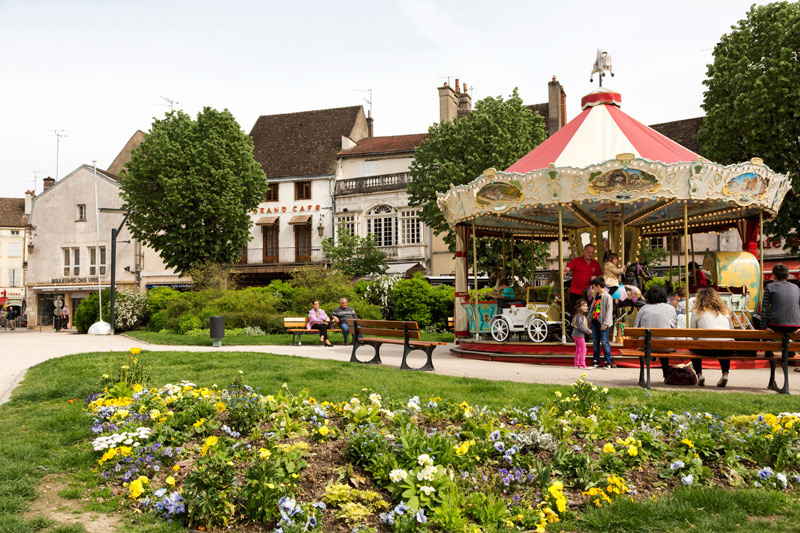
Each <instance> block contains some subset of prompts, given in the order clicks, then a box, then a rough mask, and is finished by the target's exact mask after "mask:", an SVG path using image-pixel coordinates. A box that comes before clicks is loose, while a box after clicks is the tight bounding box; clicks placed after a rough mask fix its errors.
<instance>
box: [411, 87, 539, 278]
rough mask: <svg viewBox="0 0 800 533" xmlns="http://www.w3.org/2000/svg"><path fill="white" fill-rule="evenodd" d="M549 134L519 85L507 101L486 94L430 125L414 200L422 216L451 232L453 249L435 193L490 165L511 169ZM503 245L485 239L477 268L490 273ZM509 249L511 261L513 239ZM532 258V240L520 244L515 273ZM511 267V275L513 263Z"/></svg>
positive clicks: (417, 166) (415, 167)
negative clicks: (461, 112)
mask: <svg viewBox="0 0 800 533" xmlns="http://www.w3.org/2000/svg"><path fill="white" fill-rule="evenodd" d="M546 137H547V135H546V133H545V126H544V120H543V119H542V117H541V116H540V115H538V114H535V113H532V112H531V111H530V110H529V109H528V108H526V107H525V105H524V104H523V102H522V99H521V98H520V97H519V95H518V93H517V89H516V88H515V89H514V91H513V92H512V93H511V96H510V97H509V98H508V99H507V100H504V99H503V98H502V97H500V96H498V97H497V98H492V97H489V98H484V99H483V100H480V101H478V102H476V104H475V109H474V110H473V111H472V113H470V114H469V115H468V116H467V117H464V118H460V119H456V120H454V121H452V122H441V123H435V124H434V125H432V126H431V127H430V128H429V129H428V139H427V140H426V141H425V142H423V143H422V144H420V145H419V146H418V147H417V148H416V150H414V161H413V162H412V163H411V168H410V172H411V178H412V180H411V182H410V183H409V184H408V194H409V203H410V205H413V206H420V207H422V212H421V213H420V219H421V220H422V221H423V222H424V223H425V224H426V225H427V226H428V227H430V228H432V229H433V231H434V232H435V233H436V234H437V235H438V234H440V233H442V232H446V235H445V240H446V242H447V243H448V244H449V245H450V248H451V251H453V249H454V248H453V247H454V244H455V239H454V236H453V234H452V232H451V230H450V228H449V227H448V226H447V223H446V222H445V219H444V215H443V214H442V212H441V211H440V210H439V206H438V205H437V203H436V193H437V192H444V191H446V190H448V189H449V188H450V185H451V184H453V185H463V184H465V183H469V182H471V181H472V180H474V179H476V178H477V177H478V176H480V175H481V173H482V172H483V171H484V170H486V169H488V168H496V169H505V168H507V167H508V166H510V165H511V164H512V163H514V162H516V161H517V160H518V159H520V158H521V157H522V156H524V155H525V154H527V153H528V152H529V151H531V150H532V149H533V148H534V147H535V146H536V145H538V144H539V143H541V142H542V141H544V140H545V138H546ZM502 249H503V244H502V241H499V240H494V239H491V240H490V239H482V240H480V242H479V249H478V270H480V271H481V272H491V271H492V270H493V269H494V267H496V265H497V258H498V257H500V256H501V254H502ZM537 250H538V252H537V253H538V254H539V259H538V261H537V262H538V264H539V265H540V266H543V265H544V263H543V260H544V258H545V257H546V254H547V253H548V252H547V251H546V246H540V247H539V248H537ZM506 251H507V253H508V256H507V257H508V258H509V260H510V254H511V246H510V243H508V245H507V247H506ZM530 257H531V245H530V243H516V244H515V249H514V258H515V263H518V265H517V264H515V267H514V268H515V274H519V275H524V273H525V272H530V271H531V264H530ZM507 270H508V271H509V273H510V270H511V267H510V264H509V265H508V268H507Z"/></svg>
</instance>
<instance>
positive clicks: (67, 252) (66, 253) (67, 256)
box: [64, 248, 72, 276]
mask: <svg viewBox="0 0 800 533" xmlns="http://www.w3.org/2000/svg"><path fill="white" fill-rule="evenodd" d="M71 258H72V251H71V250H70V249H69V248H64V275H65V276H69V267H70V259H71Z"/></svg>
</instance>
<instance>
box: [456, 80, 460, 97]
mask: <svg viewBox="0 0 800 533" xmlns="http://www.w3.org/2000/svg"><path fill="white" fill-rule="evenodd" d="M460 92H461V89H459V88H458V78H456V94H458V93H460Z"/></svg>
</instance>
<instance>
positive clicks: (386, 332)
mask: <svg viewBox="0 0 800 533" xmlns="http://www.w3.org/2000/svg"><path fill="white" fill-rule="evenodd" d="M358 331H359V332H360V333H361V334H362V335H376V336H378V337H400V338H401V339H402V338H404V337H405V332H404V331H403V329H402V328H400V329H383V328H362V327H359V328H358ZM408 338H409V339H420V338H422V335H421V334H420V332H419V330H409V331H408Z"/></svg>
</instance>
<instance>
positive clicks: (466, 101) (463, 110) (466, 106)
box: [456, 80, 472, 118]
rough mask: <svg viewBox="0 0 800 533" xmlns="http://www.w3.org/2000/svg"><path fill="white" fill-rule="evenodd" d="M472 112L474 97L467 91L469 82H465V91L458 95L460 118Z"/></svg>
mask: <svg viewBox="0 0 800 533" xmlns="http://www.w3.org/2000/svg"><path fill="white" fill-rule="evenodd" d="M457 90H458V80H456V91H457ZM470 113H472V97H471V96H470V95H469V93H468V92H467V84H466V83H465V84H464V92H463V93H459V95H458V118H463V117H466V116H467V115H469V114H470Z"/></svg>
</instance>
